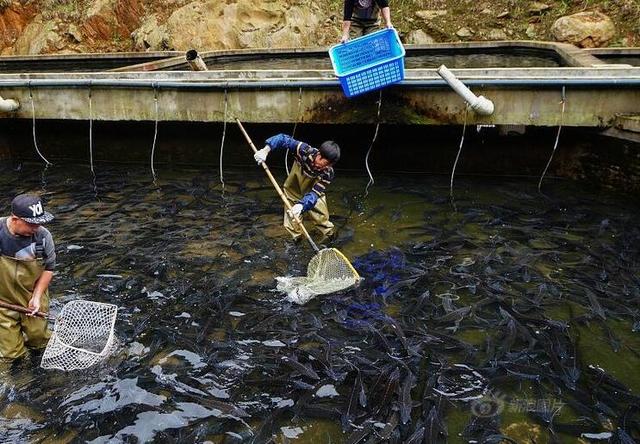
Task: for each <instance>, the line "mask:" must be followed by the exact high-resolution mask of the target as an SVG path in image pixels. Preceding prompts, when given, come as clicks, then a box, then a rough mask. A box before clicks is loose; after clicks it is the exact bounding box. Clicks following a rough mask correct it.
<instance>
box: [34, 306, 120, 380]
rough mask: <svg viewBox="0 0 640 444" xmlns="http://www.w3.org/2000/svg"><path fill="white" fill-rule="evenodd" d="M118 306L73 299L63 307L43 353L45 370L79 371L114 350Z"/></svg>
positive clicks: (41, 364)
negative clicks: (114, 329)
mask: <svg viewBox="0 0 640 444" xmlns="http://www.w3.org/2000/svg"><path fill="white" fill-rule="evenodd" d="M117 313H118V307H117V306H116V305H113V304H103V303H101V302H92V301H72V302H69V303H68V304H66V305H65V306H64V307H62V311H61V312H60V316H59V317H58V319H57V320H56V324H55V326H54V327H53V334H52V335H51V339H49V343H48V344H47V348H46V349H45V351H44V354H43V355H42V361H41V362H40V366H41V367H42V368H45V369H53V368H56V369H59V370H67V371H68V370H80V369H84V368H88V367H91V366H92V365H94V364H96V363H98V362H99V361H101V360H102V359H104V358H106V357H107V356H109V354H110V353H111V352H112V350H113V343H114V334H113V328H114V324H115V322H116V314H117Z"/></svg>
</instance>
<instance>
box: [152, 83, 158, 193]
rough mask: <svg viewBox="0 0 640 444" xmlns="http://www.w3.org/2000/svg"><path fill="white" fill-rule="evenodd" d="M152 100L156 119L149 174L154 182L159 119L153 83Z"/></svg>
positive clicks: (156, 95) (156, 91)
mask: <svg viewBox="0 0 640 444" xmlns="http://www.w3.org/2000/svg"><path fill="white" fill-rule="evenodd" d="M153 102H154V105H155V111H156V121H155V125H154V129H153V144H152V145H151V175H152V176H153V183H154V184H155V183H156V179H157V177H156V170H155V169H154V167H153V163H154V159H155V155H156V141H157V140H158V119H159V117H160V116H159V111H158V87H157V85H156V84H155V83H154V85H153Z"/></svg>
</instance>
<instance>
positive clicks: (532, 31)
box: [524, 23, 538, 39]
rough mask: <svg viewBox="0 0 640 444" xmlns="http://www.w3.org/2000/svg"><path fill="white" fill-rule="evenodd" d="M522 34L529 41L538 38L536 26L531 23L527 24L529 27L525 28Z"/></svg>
mask: <svg viewBox="0 0 640 444" xmlns="http://www.w3.org/2000/svg"><path fill="white" fill-rule="evenodd" d="M524 33H525V34H526V35H527V37H529V38H530V39H535V38H536V37H537V36H538V33H537V32H536V25H534V24H533V23H529V26H527V29H526V31H525V32H524Z"/></svg>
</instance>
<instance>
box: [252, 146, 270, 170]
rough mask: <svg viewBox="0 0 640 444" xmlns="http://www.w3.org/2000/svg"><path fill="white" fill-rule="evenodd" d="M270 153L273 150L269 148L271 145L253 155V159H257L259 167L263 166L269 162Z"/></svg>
mask: <svg viewBox="0 0 640 444" xmlns="http://www.w3.org/2000/svg"><path fill="white" fill-rule="evenodd" d="M270 151H271V148H270V147H269V145H267V146H265V147H264V148H262V149H261V150H258V151H256V153H255V154H254V155H253V158H254V159H256V162H258V165H262V162H265V161H266V160H267V156H268V155H269V152H270Z"/></svg>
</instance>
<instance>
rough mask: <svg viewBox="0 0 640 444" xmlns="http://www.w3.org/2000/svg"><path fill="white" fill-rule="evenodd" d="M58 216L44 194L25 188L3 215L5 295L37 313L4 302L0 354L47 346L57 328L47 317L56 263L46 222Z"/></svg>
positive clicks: (0, 295)
mask: <svg viewBox="0 0 640 444" xmlns="http://www.w3.org/2000/svg"><path fill="white" fill-rule="evenodd" d="M51 220H53V216H52V215H51V213H48V212H46V211H45V210H44V207H43V206H42V201H41V200H40V198H39V197H38V196H36V195H33V194H20V195H18V196H16V197H15V198H14V199H13V201H12V202H11V215H10V216H8V217H3V218H0V252H1V253H2V255H1V256H0V300H2V301H3V302H8V303H10V304H14V305H21V306H23V307H28V308H29V309H30V310H31V311H32V315H25V314H21V313H18V312H16V311H13V310H10V309H6V308H0V357H2V358H11V359H13V358H17V357H19V356H21V355H23V354H24V353H25V352H26V351H27V349H26V347H29V348H43V347H45V346H46V345H47V342H48V340H49V337H50V336H51V332H50V331H49V328H48V325H47V320H46V319H42V318H39V317H36V316H33V313H36V312H37V311H48V309H49V295H48V290H47V289H48V288H49V283H50V282H51V278H52V277H53V270H54V268H55V263H56V253H55V246H54V244H53V239H52V237H51V233H50V232H49V230H47V229H46V228H44V227H43V226H41V224H44V223H47V222H50V221H51Z"/></svg>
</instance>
